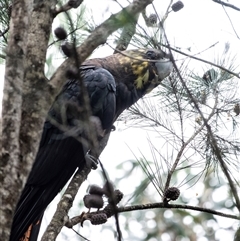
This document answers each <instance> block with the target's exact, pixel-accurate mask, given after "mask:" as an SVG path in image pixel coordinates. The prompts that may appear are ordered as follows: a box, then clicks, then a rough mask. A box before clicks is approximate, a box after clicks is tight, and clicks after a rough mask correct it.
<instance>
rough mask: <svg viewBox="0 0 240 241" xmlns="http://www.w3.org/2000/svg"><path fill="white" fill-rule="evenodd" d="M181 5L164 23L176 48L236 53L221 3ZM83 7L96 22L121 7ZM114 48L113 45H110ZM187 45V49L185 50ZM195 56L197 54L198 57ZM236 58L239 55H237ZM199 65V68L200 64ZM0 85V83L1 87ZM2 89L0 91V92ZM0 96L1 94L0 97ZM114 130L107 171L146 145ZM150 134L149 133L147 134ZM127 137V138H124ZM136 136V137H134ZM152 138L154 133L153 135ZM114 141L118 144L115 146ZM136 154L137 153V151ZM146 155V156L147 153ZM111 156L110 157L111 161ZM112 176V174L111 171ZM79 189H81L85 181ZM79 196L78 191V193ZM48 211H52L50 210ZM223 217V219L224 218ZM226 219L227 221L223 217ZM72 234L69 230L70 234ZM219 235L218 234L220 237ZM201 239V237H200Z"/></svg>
mask: <svg viewBox="0 0 240 241" xmlns="http://www.w3.org/2000/svg"><path fill="white" fill-rule="evenodd" d="M120 2H121V4H122V5H123V6H126V5H127V1H120ZM229 2H231V3H232V4H235V5H236V6H238V7H240V3H239V0H235V1H234V0H232V1H229ZM168 3H169V1H167V0H161V1H160V0H155V1H154V4H155V7H156V9H157V11H158V14H159V15H160V17H161V16H162V14H163V13H165V9H166V6H167V4H168ZM183 3H184V5H185V7H184V8H183V9H182V10H181V11H179V12H176V13H174V12H172V13H170V15H169V17H168V20H167V22H166V26H165V27H166V33H167V37H168V40H169V42H170V44H172V45H175V46H177V47H181V48H182V49H181V50H182V51H183V52H187V53H189V54H194V53H198V52H200V51H202V50H204V49H207V48H208V47H210V46H211V45H212V44H214V43H217V42H218V44H217V46H216V47H215V48H214V49H210V50H208V51H206V52H204V53H203V54H202V55H201V56H200V57H202V58H204V59H206V60H209V61H215V60H216V58H217V57H221V56H217V55H219V53H222V52H223V50H224V46H225V44H226V43H227V42H228V43H230V51H231V52H232V53H233V54H235V53H236V54H238V55H239V43H240V42H239V39H238V37H237V36H236V34H235V32H234V29H233V28H232V25H231V22H230V21H229V18H228V17H227V15H226V14H225V12H224V9H223V8H222V6H221V5H219V4H216V3H214V2H213V1H211V0H183ZM85 4H86V6H87V7H90V8H91V9H92V12H93V16H94V18H95V21H96V22H97V23H98V22H99V23H100V22H102V21H103V20H105V19H106V18H107V17H108V16H110V14H111V13H115V12H117V11H119V10H121V8H120V6H119V5H118V4H117V3H116V2H115V1H110V0H101V1H100V0H99V1H98V0H88V1H85ZM225 9H226V11H227V13H228V14H229V17H230V18H231V21H232V24H233V26H234V27H235V30H236V31H237V34H238V35H239V36H240V29H239V23H240V14H239V12H238V11H235V10H232V9H230V8H225ZM147 13H148V14H150V13H153V11H152V7H148V8H147ZM113 47H114V46H113ZM189 48H191V52H188V50H187V49H189ZM111 53H112V49H111V48H109V47H108V46H104V47H102V48H99V50H98V51H96V52H94V54H93V56H94V57H104V56H106V55H109V54H111ZM198 57H199V56H198ZM237 57H238V58H239V56H237ZM190 65H191V66H192V68H194V69H196V71H201V70H202V68H203V67H202V65H201V64H200V63H197V62H194V61H190ZM200 66H201V67H200ZM0 73H1V74H0V82H1V83H2V82H3V73H4V66H3V65H0ZM1 86H2V85H0V88H1ZM1 92H2V91H1V90H0V93H1ZM0 97H1V96H0ZM116 126H117V130H116V131H115V132H113V133H112V134H111V138H110V140H109V143H108V146H107V147H106V149H105V151H104V152H103V153H102V156H101V160H102V161H103V162H104V165H106V166H107V168H108V170H111V169H112V168H114V166H116V163H120V162H122V161H125V160H127V159H132V158H134V155H133V154H132V152H131V151H130V150H129V148H128V146H127V145H129V146H131V149H133V150H134V151H135V152H136V153H137V151H138V150H139V149H140V150H142V149H143V148H145V147H146V146H148V142H147V140H146V132H145V131H143V130H140V129H127V130H126V129H125V127H124V126H122V125H118V124H117V125H116ZM149 135H152V134H149ZM126 137H127V138H126ZM136 137H137V138H136ZM153 138H154V136H153ZM115 143H118V145H116V144H115ZM147 152H148V154H149V155H150V154H151V152H150V151H149V150H146V153H147ZM138 153H139V152H138ZM148 154H146V155H148ZM113 158H114V160H113ZM113 175H115V174H113ZM98 181H101V180H98V179H97V180H96V177H95V176H94V173H93V172H92V173H91V174H90V177H89V179H88V183H96V182H98ZM88 183H86V184H85V187H83V188H82V189H83V190H85V189H86V186H87V184H88ZM80 195H82V193H81V194H80ZM50 212H52V211H50ZM225 220H227V219H224V221H225ZM227 222H228V220H227ZM91 228H92V227H91ZM93 229H94V230H96V231H95V232H96V233H98V232H99V231H98V229H99V228H98V227H94V228H93ZM107 232H108V231H105V233H103V234H102V235H101V234H99V236H98V238H97V239H95V238H94V236H92V235H91V234H90V233H89V234H86V236H87V237H88V238H90V239H91V238H92V239H91V240H92V241H94V240H98V241H100V240H108V239H107V238H106V235H107ZM222 234H223V233H220V234H219V235H218V236H219V239H218V240H219V241H223V240H224V241H225V240H231V239H232V234H228V233H224V235H222ZM71 235H72V233H71ZM221 236H222V237H221ZM109 237H110V239H109V240H113V234H112V233H109ZM57 240H58V241H60V240H63V239H62V238H61V237H59V238H58V239H57ZM202 241H204V239H202Z"/></svg>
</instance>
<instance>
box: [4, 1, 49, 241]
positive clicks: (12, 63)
mask: <svg viewBox="0 0 240 241" xmlns="http://www.w3.org/2000/svg"><path fill="white" fill-rule="evenodd" d="M52 19H53V18H52V15H51V14H50V5H49V3H48V1H45V2H41V3H39V2H37V1H35V2H34V3H32V1H29V0H25V1H15V2H14V4H13V8H12V18H11V23H10V35H9V40H8V49H7V58H6V72H5V82H4V83H5V86H4V98H3V112H2V114H3V121H2V162H1V183H2V184H3V185H2V189H3V190H2V191H1V193H2V197H1V230H0V233H1V237H2V238H3V240H8V236H9V231H10V227H11V219H12V215H13V211H14V207H15V205H16V202H17V199H18V197H19V194H20V192H21V190H22V187H23V185H24V183H25V180H26V177H27V174H28V172H29V170H30V168H31V165H32V163H33V161H34V157H35V155H36V152H37V148H38V143H39V140H40V138H39V136H40V135H41V130H42V124H43V121H44V118H45V115H46V111H47V109H46V105H47V104H46V102H47V100H48V98H47V96H46V98H43V96H45V93H46V86H47V82H46V80H45V77H44V63H45V59H46V51H47V44H48V39H49V33H50V29H51V23H52ZM43 102H44V103H43ZM48 105H50V103H48ZM42 106H44V107H45V108H42Z"/></svg>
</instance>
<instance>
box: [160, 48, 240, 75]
mask: <svg viewBox="0 0 240 241" xmlns="http://www.w3.org/2000/svg"><path fill="white" fill-rule="evenodd" d="M162 46H164V47H166V48H168V49H170V50H173V51H174V52H177V53H179V54H182V55H185V56H187V57H189V58H191V59H195V60H198V61H201V62H204V63H206V64H210V65H212V66H215V67H217V68H219V69H221V70H224V71H226V72H228V73H229V74H231V75H233V76H235V77H237V78H238V79H239V78H240V76H239V74H237V73H234V72H232V71H231V70H229V69H226V68H224V67H223V66H221V65H218V64H215V63H213V62H210V61H207V60H204V59H201V58H198V57H195V56H193V55H190V54H186V53H184V52H182V51H180V50H177V49H175V48H173V47H171V46H170V45H169V46H168V45H165V44H162Z"/></svg>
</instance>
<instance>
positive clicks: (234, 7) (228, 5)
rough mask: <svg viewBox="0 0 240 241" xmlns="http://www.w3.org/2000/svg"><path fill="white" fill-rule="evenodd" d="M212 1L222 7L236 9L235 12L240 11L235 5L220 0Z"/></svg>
mask: <svg viewBox="0 0 240 241" xmlns="http://www.w3.org/2000/svg"><path fill="white" fill-rule="evenodd" d="M212 1H213V2H215V3H219V4H221V5H224V6H226V7H229V8H233V9H235V10H237V11H240V8H238V7H236V6H234V5H233V4H230V3H225V2H223V1H220V0H212Z"/></svg>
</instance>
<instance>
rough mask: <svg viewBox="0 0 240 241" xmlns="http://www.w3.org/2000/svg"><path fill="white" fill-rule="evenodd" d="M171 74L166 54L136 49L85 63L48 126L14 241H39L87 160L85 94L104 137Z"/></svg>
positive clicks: (61, 96) (55, 105)
mask: <svg viewBox="0 0 240 241" xmlns="http://www.w3.org/2000/svg"><path fill="white" fill-rule="evenodd" d="M171 70H172V63H171V61H170V60H169V56H168V55H167V54H166V53H164V52H163V51H161V50H157V49H137V50H127V51H124V52H121V53H117V54H113V55H110V56H108V57H105V58H96V59H89V60H86V61H85V62H84V63H83V64H82V65H81V66H80V75H78V76H76V77H74V76H72V77H70V78H68V79H67V81H66V84H65V85H64V87H63V88H62V90H61V92H60V93H59V95H58V96H57V97H56V99H55V101H54V103H53V105H52V107H51V109H50V111H49V113H48V116H47V119H46V121H45V123H44V127H43V133H42V137H41V141H40V146H39V149H38V153H37V156H36V159H35V162H34V164H33V167H32V170H31V172H30V174H29V176H28V179H27V182H26V185H25V187H24V189H23V191H22V194H21V196H20V199H19V202H18V204H17V207H16V210H15V214H14V218H13V224H12V229H11V235H10V241H19V240H20V241H36V240H37V236H38V232H39V228H40V224H41V219H42V216H43V213H44V211H45V209H46V207H47V206H48V204H49V203H50V202H51V201H52V200H53V198H54V197H55V196H56V195H57V194H58V192H59V191H60V190H61V189H62V188H63V187H64V185H65V184H66V182H67V181H68V180H69V179H70V177H71V176H72V175H73V173H74V172H75V171H76V169H78V170H81V169H83V167H84V165H85V163H86V159H88V158H87V156H88V152H89V149H90V145H89V139H90V138H88V135H89V132H88V131H86V125H87V123H86V120H85V119H84V118H83V117H82V115H84V109H85V107H84V106H83V105H84V104H85V102H84V98H83V96H84V93H83V92H82V91H84V90H83V89H86V92H87V94H88V97H89V106H90V111H91V116H93V117H94V118H96V119H97V120H98V121H99V123H100V126H101V128H102V130H103V132H102V133H101V134H99V133H100V132H99V133H97V136H98V138H101V137H102V135H103V134H106V133H109V132H110V131H111V128H112V126H113V123H114V121H115V120H116V119H117V118H118V116H119V115H120V114H121V113H122V112H123V111H124V110H125V109H126V108H128V107H130V106H131V105H133V104H134V103H135V102H136V101H138V100H139V99H140V98H141V97H143V96H144V95H145V94H146V93H148V92H150V91H151V90H152V89H153V88H155V87H156V86H157V85H158V84H159V83H160V82H161V81H162V80H163V79H164V78H165V77H167V76H168V75H169V74H170V72H171ZM81 80H82V83H83V84H84V86H85V88H83V86H82V85H81V84H80V83H81V82H80V81H81ZM99 123H98V124H99ZM98 124H96V123H95V126H97V125H98ZM96 129H97V128H96ZM94 130H95V128H94ZM97 132H98V131H97ZM90 159H91V158H90ZM91 160H92V159H91ZM93 160H94V158H93Z"/></svg>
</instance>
